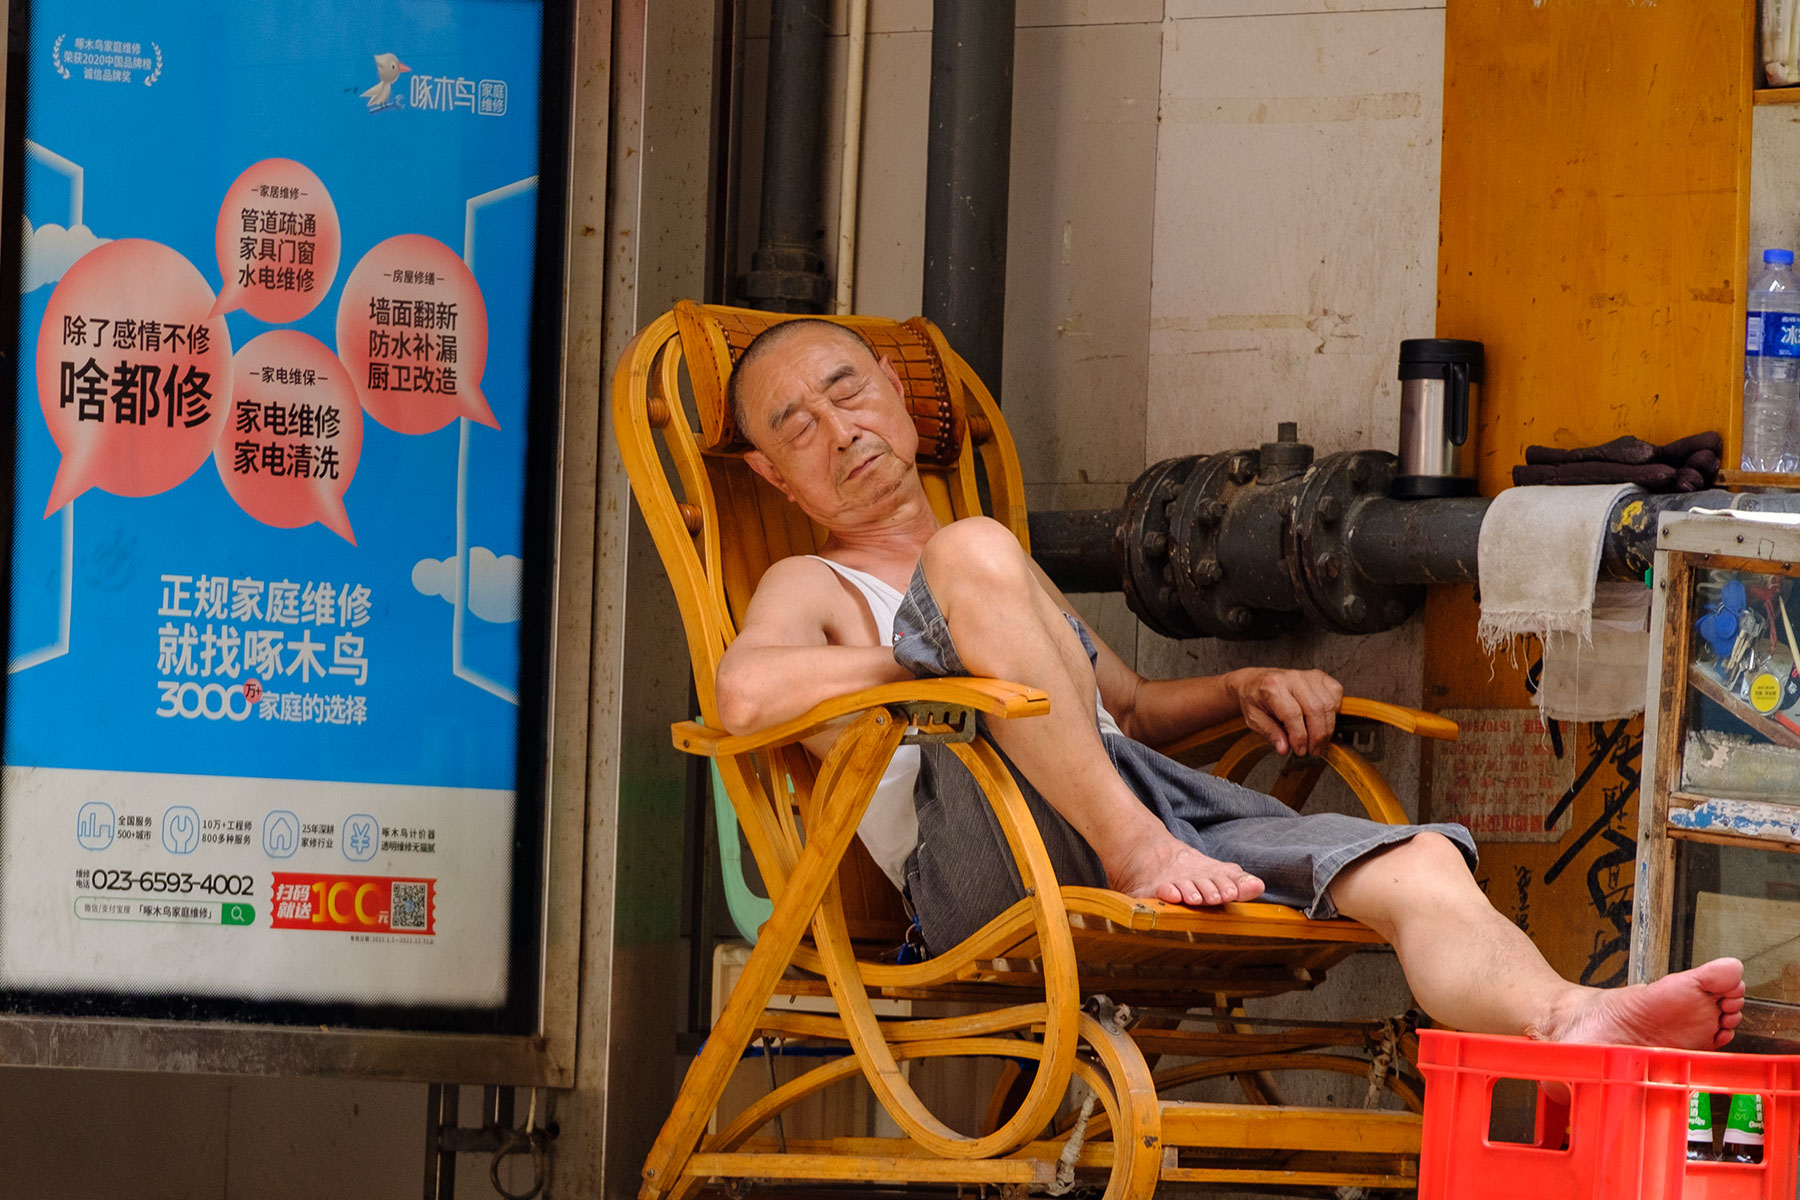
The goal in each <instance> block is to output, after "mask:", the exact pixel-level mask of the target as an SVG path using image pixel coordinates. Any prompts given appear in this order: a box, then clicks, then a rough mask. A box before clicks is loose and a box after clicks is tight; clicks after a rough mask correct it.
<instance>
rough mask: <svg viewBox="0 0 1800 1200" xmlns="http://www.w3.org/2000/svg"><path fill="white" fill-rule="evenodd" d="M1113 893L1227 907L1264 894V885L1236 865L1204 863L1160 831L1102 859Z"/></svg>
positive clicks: (1203, 857) (1215, 861)
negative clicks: (1225, 905) (1226, 905)
mask: <svg viewBox="0 0 1800 1200" xmlns="http://www.w3.org/2000/svg"><path fill="white" fill-rule="evenodd" d="M1101 861H1102V863H1103V864H1104V865H1105V867H1106V879H1107V884H1108V886H1110V887H1111V888H1112V889H1113V890H1114V891H1116V892H1124V893H1125V894H1126V895H1127V896H1136V897H1140V898H1143V899H1148V900H1166V901H1168V902H1169V903H1170V904H1194V905H1202V904H1230V903H1233V902H1236V901H1245V900H1254V899H1256V898H1257V897H1258V896H1260V895H1262V894H1263V882H1262V880H1260V879H1258V878H1257V877H1256V876H1254V875H1252V874H1250V873H1249V872H1248V871H1245V870H1244V869H1243V868H1242V867H1240V866H1238V865H1237V864H1236V863H1228V862H1220V861H1219V860H1218V859H1216V858H1208V857H1207V856H1206V855H1204V854H1202V853H1200V852H1199V851H1198V850H1196V849H1194V848H1193V847H1192V846H1189V845H1188V844H1187V843H1186V842H1183V841H1181V840H1180V839H1178V838H1176V837H1174V836H1173V835H1172V834H1170V833H1169V832H1168V830H1166V829H1163V828H1162V827H1161V826H1160V825H1159V826H1157V828H1156V829H1155V831H1154V832H1153V833H1152V834H1150V835H1149V836H1148V837H1146V838H1144V839H1143V840H1142V841H1140V842H1138V843H1136V844H1133V845H1129V846H1126V847H1123V848H1122V849H1120V850H1118V851H1115V852H1114V853H1113V854H1112V855H1110V856H1108V855H1102V856H1101Z"/></svg>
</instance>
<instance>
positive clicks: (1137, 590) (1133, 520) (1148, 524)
mask: <svg viewBox="0 0 1800 1200" xmlns="http://www.w3.org/2000/svg"><path fill="white" fill-rule="evenodd" d="M1199 461H1200V460H1199V459H1196V458H1167V459H1164V460H1163V461H1162V462H1159V463H1157V464H1156V465H1155V466H1153V467H1151V468H1150V469H1149V470H1147V471H1145V472H1144V473H1143V474H1142V475H1139V476H1138V477H1137V480H1136V481H1135V482H1134V483H1133V484H1132V485H1131V490H1130V492H1129V493H1127V495H1126V497H1125V506H1124V507H1123V508H1121V509H1120V510H1119V514H1120V519H1119V525H1118V528H1117V529H1115V530H1114V531H1113V559H1114V561H1115V562H1117V564H1118V568H1119V581H1120V582H1121V583H1122V584H1123V585H1124V590H1125V602H1126V604H1128V605H1129V606H1130V607H1131V611H1132V612H1134V613H1136V614H1137V616H1138V619H1139V620H1141V621H1142V622H1143V623H1144V624H1146V625H1148V626H1149V627H1150V628H1151V629H1154V630H1155V631H1156V632H1157V633H1160V634H1162V635H1163V636H1164V637H1166V638H1176V639H1182V638H1193V637H1199V636H1200V631H1199V630H1198V629H1197V628H1195V626H1194V623H1193V621H1192V620H1190V619H1189V617H1188V615H1187V612H1186V610H1184V609H1183V607H1182V604H1181V594H1180V592H1179V590H1178V589H1177V586H1176V582H1175V580H1176V571H1175V568H1174V565H1173V560H1172V550H1173V545H1172V541H1171V539H1170V536H1169V513H1170V509H1171V508H1172V506H1173V503H1174V501H1175V500H1176V498H1177V497H1178V496H1179V495H1180V494H1181V488H1182V484H1183V483H1184V482H1185V481H1186V479H1187V477H1188V474H1189V473H1190V472H1191V471H1192V470H1193V469H1194V464H1195V463H1197V462H1199Z"/></svg>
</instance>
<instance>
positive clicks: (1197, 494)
mask: <svg viewBox="0 0 1800 1200" xmlns="http://www.w3.org/2000/svg"><path fill="white" fill-rule="evenodd" d="M1296 448H1297V450H1299V451H1304V453H1305V454H1306V455H1307V456H1310V455H1311V453H1312V448H1311V447H1309V446H1304V445H1297V444H1296ZM1262 465H1263V464H1262V455H1261V452H1260V451H1257V450H1233V451H1228V452H1226V453H1224V454H1213V455H1209V456H1207V457H1206V458H1202V459H1200V460H1199V461H1198V464H1197V465H1196V466H1195V467H1194V469H1193V471H1192V472H1191V473H1189V475H1188V476H1187V479H1186V481H1185V482H1184V483H1183V484H1182V494H1181V498H1180V499H1179V500H1177V501H1176V502H1175V506H1174V508H1173V509H1172V510H1171V511H1170V513H1169V561H1170V564H1171V565H1172V566H1173V567H1174V569H1175V570H1174V575H1175V586H1176V590H1177V591H1178V592H1179V593H1180V596H1181V603H1182V607H1183V608H1185V609H1186V610H1187V615H1188V618H1189V620H1190V621H1191V622H1192V623H1193V624H1194V626H1195V627H1196V628H1197V629H1199V631H1200V632H1201V633H1202V634H1204V635H1206V636H1209V637H1217V638H1227V639H1231V640H1234V641H1252V640H1261V639H1265V638H1272V637H1275V636H1276V635H1278V634H1280V633H1283V632H1285V631H1286V630H1287V629H1289V628H1290V627H1292V625H1293V624H1294V622H1295V620H1297V619H1298V614H1297V613H1295V612H1293V611H1291V609H1292V605H1291V604H1287V605H1281V604H1277V605H1276V606H1274V607H1271V604H1270V595H1269V593H1270V591H1271V590H1277V591H1285V590H1286V589H1285V588H1274V589H1272V587H1271V581H1270V580H1269V579H1268V578H1267V575H1268V572H1267V570H1265V569H1263V568H1265V567H1268V566H1274V567H1276V568H1278V569H1279V568H1281V557H1280V535H1279V533H1276V534H1274V535H1273V536H1272V537H1263V536H1259V535H1258V534H1257V530H1258V529H1262V528H1266V527H1268V526H1270V525H1279V523H1280V521H1281V515H1280V511H1279V510H1280V500H1279V492H1278V490H1277V488H1276V487H1271V486H1268V485H1266V484H1265V483H1264V482H1262V479H1261V477H1262V474H1263V472H1262ZM1252 510H1254V511H1252ZM1245 522H1248V523H1249V524H1248V525H1243V523H1245ZM1240 526H1242V527H1240ZM1246 534H1248V541H1249V542H1250V543H1251V544H1258V543H1263V542H1266V543H1267V553H1266V554H1263V555H1255V554H1251V555H1239V556H1237V557H1233V556H1232V553H1231V552H1232V549H1233V546H1234V544H1235V542H1241V541H1244V540H1246V539H1245V535H1246ZM1265 560H1266V561H1265ZM1281 573H1282V574H1284V575H1285V570H1282V571H1281Z"/></svg>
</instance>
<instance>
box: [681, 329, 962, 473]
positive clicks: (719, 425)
mask: <svg viewBox="0 0 1800 1200" xmlns="http://www.w3.org/2000/svg"><path fill="white" fill-rule="evenodd" d="M794 319H795V318H794V317H793V316H792V315H790V314H786V313H770V312H759V311H757V310H755V309H749V308H726V307H723V306H721V305H714V304H704V305H703V304H695V303H693V302H692V301H689V300H682V301H679V302H677V304H676V305H675V322H676V325H677V326H678V327H679V328H680V330H681V340H682V349H683V354H684V356H685V358H686V359H687V365H688V378H689V380H690V382H691V383H692V384H693V388H694V406H695V408H696V409H697V410H698V413H699V417H700V434H701V443H702V444H701V449H702V450H705V451H706V452H707V453H709V454H741V453H743V452H744V451H746V450H748V449H750V443H749V441H748V440H746V439H745V438H744V436H743V434H742V433H741V432H740V431H739V430H738V428H737V421H736V419H735V417H734V416H733V414H732V411H731V405H730V403H729V402H728V401H727V399H726V391H725V381H726V380H727V379H729V378H730V376H731V372H732V370H733V369H734V368H735V367H736V366H737V361H738V359H739V358H741V357H743V354H744V351H745V350H746V349H748V348H749V345H750V343H751V341H753V340H754V339H755V338H756V335H757V334H759V333H761V332H762V331H763V330H765V329H767V328H769V327H770V326H771V325H778V324H780V323H781V322H783V321H791V320H794ZM816 319H818V320H826V321H830V322H832V323H833V324H837V325H844V326H848V327H849V328H851V329H853V330H855V331H856V332H857V333H859V334H861V335H862V337H863V340H865V341H867V342H868V343H869V345H870V346H871V347H873V348H874V350H875V353H876V354H877V355H882V356H885V357H886V358H887V360H888V361H889V362H891V363H892V364H893V366H894V373H895V374H897V375H898V376H900V391H901V395H902V397H903V398H904V399H905V401H906V407H907V411H909V412H910V413H912V418H913V424H914V426H916V427H917V429H918V431H919V458H918V461H919V464H920V465H921V466H939V467H947V466H950V465H952V464H954V463H955V462H956V459H957V456H958V455H960V454H961V453H962V439H963V426H964V404H963V396H962V385H961V383H960V382H957V381H955V380H953V379H952V377H951V375H950V372H949V371H948V370H946V369H945V365H944V364H945V358H946V356H947V355H948V354H949V347H948V346H946V345H945V344H944V341H943V336H942V335H941V334H939V333H938V331H937V327H936V326H934V325H933V324H932V323H931V322H929V321H927V320H926V319H925V318H923V317H914V318H912V319H911V320H909V321H889V320H885V319H883V318H879V317H821V318H816Z"/></svg>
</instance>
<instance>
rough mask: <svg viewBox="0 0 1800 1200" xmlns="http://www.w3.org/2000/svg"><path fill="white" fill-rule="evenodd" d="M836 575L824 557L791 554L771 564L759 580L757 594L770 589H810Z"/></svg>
mask: <svg viewBox="0 0 1800 1200" xmlns="http://www.w3.org/2000/svg"><path fill="white" fill-rule="evenodd" d="M836 577H837V573H836V572H835V571H833V570H832V569H831V567H830V566H828V565H827V564H826V562H825V560H824V559H822V558H817V557H815V556H813V555H811V554H790V555H788V557H786V558H778V559H776V560H775V561H774V562H772V563H770V564H769V569H768V570H766V571H764V572H763V576H762V578H761V579H759V580H757V583H756V594H757V595H759V596H760V595H762V594H763V593H764V592H769V591H773V592H788V591H794V590H798V589H806V590H810V589H812V588H815V587H817V586H818V585H819V584H820V583H823V582H825V581H827V580H830V579H835V578H836Z"/></svg>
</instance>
